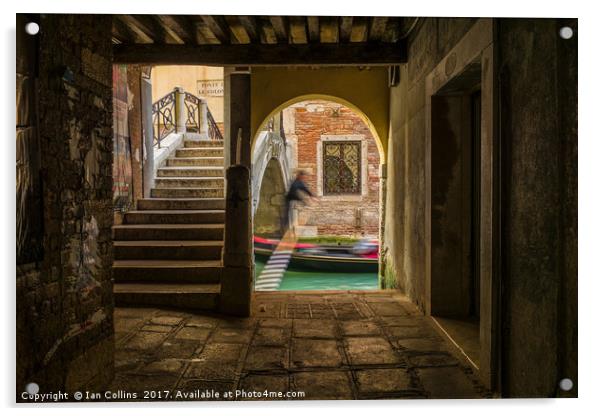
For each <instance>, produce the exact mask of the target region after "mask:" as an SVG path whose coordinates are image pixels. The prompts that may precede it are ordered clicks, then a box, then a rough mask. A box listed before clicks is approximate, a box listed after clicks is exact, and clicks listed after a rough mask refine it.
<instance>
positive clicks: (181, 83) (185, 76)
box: [151, 65, 224, 123]
mask: <svg viewBox="0 0 602 416" xmlns="http://www.w3.org/2000/svg"><path fill="white" fill-rule="evenodd" d="M215 79H219V80H223V79H224V69H223V68H222V67H212V66H192V65H177V66H176V65H165V66H155V67H153V70H152V72H151V82H152V84H153V102H154V101H156V100H158V99H159V98H161V97H163V96H164V95H165V94H167V93H169V92H171V91H172V90H173V89H174V87H182V88H184V90H185V91H187V92H190V93H192V94H194V95H197V96H198V90H197V81H199V80H215ZM202 98H205V99H207V105H208V106H209V110H211V114H212V115H213V118H214V119H215V121H216V122H218V123H221V122H223V121H224V97H223V96H221V97H211V96H209V97H202Z"/></svg>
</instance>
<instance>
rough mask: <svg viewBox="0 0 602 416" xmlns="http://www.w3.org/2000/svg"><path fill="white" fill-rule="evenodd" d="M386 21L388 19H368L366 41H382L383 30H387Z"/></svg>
mask: <svg viewBox="0 0 602 416" xmlns="http://www.w3.org/2000/svg"><path fill="white" fill-rule="evenodd" d="M388 19H389V18H388V17H373V18H371V19H370V31H369V32H368V40H369V41H370V42H378V41H381V40H382V37H383V34H384V33H385V29H386V28H387V20H388Z"/></svg>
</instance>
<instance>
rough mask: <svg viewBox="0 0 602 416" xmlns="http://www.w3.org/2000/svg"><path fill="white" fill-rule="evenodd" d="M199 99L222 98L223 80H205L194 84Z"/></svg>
mask: <svg viewBox="0 0 602 416" xmlns="http://www.w3.org/2000/svg"><path fill="white" fill-rule="evenodd" d="M196 85H197V91H198V96H199V97H223V96H224V80H223V79H207V80H198V81H197V82H196Z"/></svg>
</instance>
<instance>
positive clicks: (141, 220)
mask: <svg viewBox="0 0 602 416" xmlns="http://www.w3.org/2000/svg"><path fill="white" fill-rule="evenodd" d="M223 152H224V148H223V141H221V140H200V141H199V140H188V139H185V140H184V141H183V146H181V147H180V148H178V149H176V151H175V155H174V156H175V157H170V158H168V159H167V161H166V164H165V166H163V167H161V168H159V169H158V171H157V177H156V179H155V188H153V189H152V190H151V195H150V196H151V197H150V198H146V199H141V200H139V201H138V205H137V209H136V210H135V211H129V212H127V213H125V214H124V219H123V224H121V225H116V226H114V227H113V241H114V253H115V261H114V263H113V271H114V279H115V286H114V293H115V302H116V304H117V305H118V306H128V305H149V306H169V307H180V308H186V309H204V310H212V309H216V308H217V306H218V301H219V293H220V280H221V275H222V262H221V255H222V247H223V239H224V219H225V200H224V168H223V166H224V159H223V157H224V154H223Z"/></svg>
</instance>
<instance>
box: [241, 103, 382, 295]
mask: <svg viewBox="0 0 602 416" xmlns="http://www.w3.org/2000/svg"><path fill="white" fill-rule="evenodd" d="M266 132H268V133H266ZM267 135H271V136H275V137H278V138H279V139H280V140H281V142H282V149H281V150H280V151H279V152H278V154H279V155H280V156H282V155H285V157H284V158H282V157H281V158H280V159H281V162H280V163H278V162H277V161H276V160H275V159H272V160H270V161H269V163H268V165H267V166H266V167H265V169H260V168H258V167H257V164H261V163H262V161H263V160H264V158H263V155H262V152H267V150H262V149H264V148H266V145H265V141H266V137H267ZM274 140H275V139H274ZM252 154H253V164H254V165H253V172H254V175H255V176H254V177H253V182H254V184H255V183H258V182H259V183H261V186H257V185H254V186H253V191H252V192H253V193H254V195H253V200H254V203H255V201H256V200H257V199H259V202H258V203H257V206H256V210H255V217H254V232H255V242H256V244H255V254H256V275H255V278H256V284H255V288H256V290H347V289H366V290H371V289H377V288H378V287H379V273H378V269H379V243H380V236H381V218H382V204H381V200H382V192H383V189H382V186H381V177H380V172H381V163H383V162H384V151H383V146H382V142H381V140H380V138H379V136H378V134H377V133H376V130H375V129H374V126H373V124H372V123H371V122H370V120H369V119H368V117H367V116H366V115H365V114H364V113H363V112H362V111H361V110H359V109H358V108H357V107H356V106H354V105H353V104H352V103H349V102H348V101H346V100H344V99H340V98H337V97H331V96H325V95H319V94H312V95H304V96H300V97H296V98H294V99H292V100H288V101H286V102H284V103H282V104H281V105H279V106H278V107H277V108H275V109H274V110H273V111H272V112H271V113H270V114H269V115H268V116H266V117H265V119H264V122H263V124H262V126H261V127H260V128H259V129H258V131H257V132H256V134H255V136H254V139H253V143H252ZM283 166H285V168H284V169H283V170H284V177H285V180H284V181H283V182H282V183H283V184H286V183H287V182H289V183H293V185H292V186H293V187H294V183H297V181H296V179H299V176H298V174H299V173H300V172H302V173H303V176H302V179H300V180H301V182H302V183H303V184H304V185H305V186H306V188H307V189H308V190H309V193H308V194H307V195H305V196H303V197H301V198H300V200H299V201H294V198H293V200H292V201H289V204H288V205H287V203H286V196H285V193H284V192H281V193H278V192H279V191H278V190H277V188H276V186H274V184H273V183H272V182H273V179H272V177H273V176H274V174H275V172H277V170H278V169H279V168H282V167H283ZM287 179H288V181H287ZM266 182H267V183H269V184H270V185H267V186H266ZM277 186H278V187H280V186H281V184H280V183H279V184H278V185H277ZM268 189H269V190H268ZM286 189H287V193H288V196H289V200H290V199H291V198H290V196H291V195H292V193H291V192H289V191H288V189H290V188H289V187H288V186H287V187H286ZM264 193H265V195H264ZM301 193H303V192H301ZM265 198H269V199H268V200H267V201H266V199H265ZM276 207H279V208H280V211H279V212H278V211H277V209H276ZM283 223H284V224H289V225H290V228H289V229H290V230H291V231H292V232H291V234H292V235H293V237H291V239H292V240H288V239H287V234H286V233H284V231H286V227H283V226H282V224H283ZM283 234H284V238H282V240H278V238H279V237H280V235H283ZM270 238H272V240H270ZM285 240H287V241H288V242H289V243H291V244H292V246H291V247H292V254H291V255H290V258H289V259H286V261H283V260H282V258H281V257H276V259H277V260H278V262H276V261H274V263H278V264H279V265H280V266H281V267H280V268H281V269H282V270H280V274H276V273H275V272H273V269H274V267H272V266H273V265H272V264H271V263H272V257H274V256H278V255H279V250H278V248H277V246H278V242H279V241H280V242H282V241H285ZM291 241H292V242H291ZM270 250H271V251H270ZM285 251H286V250H285ZM266 264H267V266H269V267H267V268H264V267H265V266H266ZM266 269H267V270H268V272H267V273H266V272H265V270H266ZM266 274H268V275H267V276H264V275H266ZM266 280H267V281H269V284H267V283H266V284H264V283H263V282H264V281H266Z"/></svg>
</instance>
